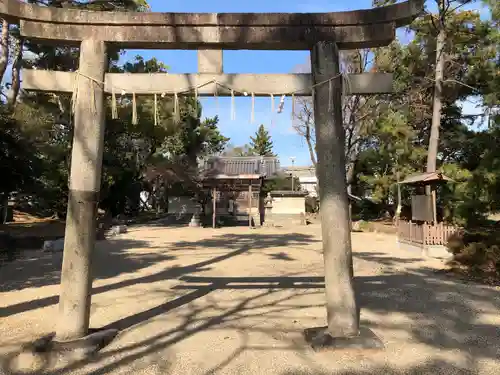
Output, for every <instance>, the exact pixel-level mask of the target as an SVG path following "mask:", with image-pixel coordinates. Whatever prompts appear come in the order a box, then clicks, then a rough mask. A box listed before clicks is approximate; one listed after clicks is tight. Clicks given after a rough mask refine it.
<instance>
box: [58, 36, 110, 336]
mask: <svg viewBox="0 0 500 375" xmlns="http://www.w3.org/2000/svg"><path fill="white" fill-rule="evenodd" d="M106 66H107V57H106V44H105V43H104V42H103V41H99V40H84V41H82V43H81V47H80V68H79V73H80V74H79V75H78V78H77V90H78V91H77V97H76V103H75V104H76V107H75V113H74V135H73V148H72V152H71V173H70V179H69V196H68V213H67V217H66V231H65V237H64V255H63V263H62V271H61V295H60V298H59V318H58V325H57V338H58V339H59V340H70V339H76V338H80V337H83V336H85V335H86V334H87V333H88V332H87V331H88V327H89V318H90V303H91V293H92V274H91V266H92V264H91V263H92V253H93V250H94V246H95V235H96V219H97V203H98V202H99V190H100V186H101V166H102V154H103V148H104V120H105V111H104V91H103V90H104V84H103V82H104V73H105V69H106Z"/></svg>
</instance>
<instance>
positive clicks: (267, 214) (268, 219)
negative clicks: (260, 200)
mask: <svg viewBox="0 0 500 375" xmlns="http://www.w3.org/2000/svg"><path fill="white" fill-rule="evenodd" d="M264 210H265V211H264V226H266V227H273V226H274V222H273V198H272V197H271V194H269V193H268V194H267V197H266V199H265V201H264Z"/></svg>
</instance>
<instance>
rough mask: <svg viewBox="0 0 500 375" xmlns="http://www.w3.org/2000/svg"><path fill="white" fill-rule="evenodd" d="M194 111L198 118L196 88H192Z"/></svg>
mask: <svg viewBox="0 0 500 375" xmlns="http://www.w3.org/2000/svg"><path fill="white" fill-rule="evenodd" d="M194 110H195V111H196V112H195V115H196V116H198V87H195V88H194Z"/></svg>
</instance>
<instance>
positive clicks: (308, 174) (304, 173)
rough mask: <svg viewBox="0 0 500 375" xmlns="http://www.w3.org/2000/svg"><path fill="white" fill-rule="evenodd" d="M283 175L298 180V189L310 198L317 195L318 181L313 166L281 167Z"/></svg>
mask: <svg viewBox="0 0 500 375" xmlns="http://www.w3.org/2000/svg"><path fill="white" fill-rule="evenodd" d="M282 170H283V172H284V173H288V174H291V175H293V176H294V177H297V178H298V179H299V183H300V188H301V189H302V190H304V191H307V192H308V193H309V195H310V196H312V197H315V196H317V195H318V193H317V189H316V186H317V185H318V180H317V178H316V171H315V170H314V167H313V166H308V167H295V166H294V167H282Z"/></svg>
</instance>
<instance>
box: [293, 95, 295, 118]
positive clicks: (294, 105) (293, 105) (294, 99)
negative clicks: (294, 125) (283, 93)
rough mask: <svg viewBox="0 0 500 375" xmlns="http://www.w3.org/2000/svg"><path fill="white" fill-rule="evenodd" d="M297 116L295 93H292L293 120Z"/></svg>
mask: <svg viewBox="0 0 500 375" xmlns="http://www.w3.org/2000/svg"><path fill="white" fill-rule="evenodd" d="M294 118H295V94H292V120H293V119H294Z"/></svg>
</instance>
